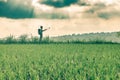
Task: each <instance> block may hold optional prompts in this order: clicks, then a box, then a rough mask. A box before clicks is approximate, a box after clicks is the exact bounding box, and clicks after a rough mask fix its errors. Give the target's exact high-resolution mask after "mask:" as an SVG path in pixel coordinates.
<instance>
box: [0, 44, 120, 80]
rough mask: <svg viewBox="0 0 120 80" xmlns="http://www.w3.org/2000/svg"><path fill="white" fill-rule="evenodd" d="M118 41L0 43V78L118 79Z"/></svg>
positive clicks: (119, 69)
mask: <svg viewBox="0 0 120 80" xmlns="http://www.w3.org/2000/svg"><path fill="white" fill-rule="evenodd" d="M119 48H120V45H119V44H6V45H2V44H1V45H0V80H120V49H119Z"/></svg>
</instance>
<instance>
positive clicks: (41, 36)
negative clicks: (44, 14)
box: [38, 26, 50, 42]
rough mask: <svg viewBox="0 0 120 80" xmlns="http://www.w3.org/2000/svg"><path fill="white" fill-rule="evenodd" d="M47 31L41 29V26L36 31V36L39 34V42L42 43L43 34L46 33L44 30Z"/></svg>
mask: <svg viewBox="0 0 120 80" xmlns="http://www.w3.org/2000/svg"><path fill="white" fill-rule="evenodd" d="M48 29H50V27H49V28H48ZM48 29H43V26H40V28H39V29H38V34H39V36H40V39H39V42H41V41H42V38H43V32H44V31H46V30H48Z"/></svg>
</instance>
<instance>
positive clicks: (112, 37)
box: [0, 32, 120, 44]
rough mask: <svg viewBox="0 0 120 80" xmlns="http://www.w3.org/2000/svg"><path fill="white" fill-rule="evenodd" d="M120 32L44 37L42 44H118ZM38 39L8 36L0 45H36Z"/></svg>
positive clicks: (35, 37)
mask: <svg viewBox="0 0 120 80" xmlns="http://www.w3.org/2000/svg"><path fill="white" fill-rule="evenodd" d="M119 33H120V32H111V33H104V32H102V33H89V34H87V33H86V34H72V35H63V36H56V37H49V36H47V37H44V38H43V40H42V43H43V44H44V43H45V44H48V43H51V44H53V43H69V44H70V43H82V44H113V43H120V38H119ZM38 43H39V37H37V36H31V37H30V36H29V37H28V35H26V34H24V35H21V36H19V37H18V38H15V37H14V36H13V35H10V36H8V37H6V38H1V39H0V44H38Z"/></svg>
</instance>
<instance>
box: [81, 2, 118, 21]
mask: <svg viewBox="0 0 120 80" xmlns="http://www.w3.org/2000/svg"><path fill="white" fill-rule="evenodd" d="M119 9H120V5H118V4H115V3H113V4H111V5H106V3H96V4H94V5H91V6H90V8H89V9H87V10H86V11H85V13H86V14H83V16H94V17H98V18H101V19H105V20H108V19H111V18H119V17H120V14H119V13H120V10H119Z"/></svg>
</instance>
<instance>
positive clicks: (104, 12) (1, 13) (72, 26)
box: [0, 0, 120, 38]
mask: <svg viewBox="0 0 120 80" xmlns="http://www.w3.org/2000/svg"><path fill="white" fill-rule="evenodd" d="M13 1H14V0H13ZM19 1H22V2H21V4H20V3H19V4H18V3H17V2H19ZM26 1H27V2H24V0H17V1H16V3H15V4H12V5H11V3H12V2H9V0H0V38H3V37H6V36H9V35H10V34H11V35H14V36H19V35H22V34H28V35H33V36H38V34H37V29H38V28H39V26H40V25H43V26H44V28H48V27H51V29H50V30H48V31H46V32H45V33H44V35H45V36H59V35H66V34H73V33H76V34H78V33H90V32H113V31H120V23H119V21H120V10H119V9H120V5H119V4H120V0H85V1H86V3H87V4H89V5H84V6H81V5H79V4H71V5H69V6H64V7H60V8H55V7H54V6H48V5H45V4H40V3H39V2H38V1H37V0H31V1H32V2H30V1H29V0H26ZM8 2H9V3H8ZM21 5H22V6H21ZM25 7H27V8H25ZM58 13H59V15H58ZM61 14H62V17H64V16H65V17H66V16H67V18H65V19H60V18H59V17H55V18H54V19H53V17H54V16H53V15H57V16H60V15H61ZM33 15H34V16H33ZM51 18H52V19H51Z"/></svg>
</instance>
